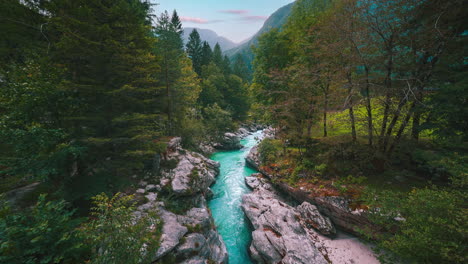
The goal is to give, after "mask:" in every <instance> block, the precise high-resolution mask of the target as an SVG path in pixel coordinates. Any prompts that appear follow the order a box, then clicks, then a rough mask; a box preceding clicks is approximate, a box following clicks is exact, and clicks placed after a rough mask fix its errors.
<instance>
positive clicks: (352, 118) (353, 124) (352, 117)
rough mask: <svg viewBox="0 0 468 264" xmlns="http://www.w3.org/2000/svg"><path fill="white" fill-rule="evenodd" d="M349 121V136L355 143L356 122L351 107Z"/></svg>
mask: <svg viewBox="0 0 468 264" xmlns="http://www.w3.org/2000/svg"><path fill="white" fill-rule="evenodd" d="M349 119H350V120H351V135H352V137H353V142H356V140H357V136H356V121H355V118H354V109H353V107H352V106H351V107H350V108H349Z"/></svg>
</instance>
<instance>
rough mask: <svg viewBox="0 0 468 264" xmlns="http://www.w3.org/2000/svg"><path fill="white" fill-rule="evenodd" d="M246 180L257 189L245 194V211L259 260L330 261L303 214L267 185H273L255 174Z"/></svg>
mask: <svg viewBox="0 0 468 264" xmlns="http://www.w3.org/2000/svg"><path fill="white" fill-rule="evenodd" d="M246 183H248V185H249V186H250V187H251V188H252V187H253V188H254V192H252V193H249V194H246V195H244V196H243V197H242V210H243V211H244V212H245V214H246V216H247V218H248V219H249V220H250V222H251V223H252V225H253V227H254V229H255V231H254V232H253V233H252V244H251V246H250V252H251V256H252V258H253V259H254V260H255V261H257V262H258V263H284V264H289V263H290V264H293V263H294V264H300V263H304V264H309V263H317V264H322V263H323V264H325V263H328V262H327V261H326V260H325V258H324V256H323V255H322V254H321V253H320V251H319V250H318V249H317V248H316V247H315V242H314V241H313V240H312V238H311V237H310V236H309V234H308V231H307V230H306V229H305V227H304V226H303V225H302V224H301V221H300V215H299V213H298V212H297V211H296V210H295V208H294V207H292V206H290V205H288V204H287V203H286V202H285V201H284V200H283V199H282V198H281V197H280V196H279V195H278V194H277V193H275V192H272V191H269V190H267V189H265V188H263V187H264V186H265V187H266V188H271V185H269V184H268V183H266V182H264V181H262V180H261V179H259V180H255V179H251V177H249V178H247V179H246Z"/></svg>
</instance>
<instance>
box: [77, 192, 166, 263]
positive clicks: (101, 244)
mask: <svg viewBox="0 0 468 264" xmlns="http://www.w3.org/2000/svg"><path fill="white" fill-rule="evenodd" d="M93 200H94V205H95V206H94V208H93V209H92V211H93V213H92V215H93V217H94V219H93V220H92V221H91V222H89V223H87V224H86V225H85V226H84V227H83V229H82V231H83V232H84V234H85V236H86V238H87V242H88V243H89V244H90V245H91V246H92V257H91V260H90V263H93V264H101V263H102V264H105V263H113V264H119V263H121V264H127V263H129V264H133V263H150V262H151V261H152V257H153V255H152V254H153V253H154V252H155V250H156V249H157V247H158V246H159V245H158V243H159V238H160V235H161V226H162V224H161V221H160V220H159V219H158V218H157V217H156V216H155V215H151V214H150V215H143V216H141V217H136V216H135V215H134V212H135V208H134V205H133V204H131V201H132V200H133V198H132V196H124V195H122V194H119V193H117V194H116V195H115V196H114V197H112V198H109V197H108V196H107V195H105V194H100V195H97V196H95V197H94V198H93Z"/></svg>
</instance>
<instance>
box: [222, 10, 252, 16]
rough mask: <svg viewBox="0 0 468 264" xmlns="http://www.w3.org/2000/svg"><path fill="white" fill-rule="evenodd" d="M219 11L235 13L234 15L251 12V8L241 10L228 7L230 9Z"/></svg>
mask: <svg viewBox="0 0 468 264" xmlns="http://www.w3.org/2000/svg"><path fill="white" fill-rule="evenodd" d="M218 12H219V13H225V14H233V15H243V14H247V13H249V10H242V9H241V10H239V9H228V10H219V11H218Z"/></svg>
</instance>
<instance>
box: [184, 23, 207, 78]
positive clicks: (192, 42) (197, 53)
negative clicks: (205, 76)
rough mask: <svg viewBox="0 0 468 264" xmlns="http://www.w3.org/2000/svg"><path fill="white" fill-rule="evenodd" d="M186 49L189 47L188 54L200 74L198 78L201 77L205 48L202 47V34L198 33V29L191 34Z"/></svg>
mask: <svg viewBox="0 0 468 264" xmlns="http://www.w3.org/2000/svg"><path fill="white" fill-rule="evenodd" d="M186 47H187V54H188V56H189V57H190V58H191V59H192V65H193V69H194V70H195V72H196V73H197V74H198V76H201V71H202V59H203V46H202V42H201V39H200V34H198V31H197V30H196V29H194V30H193V31H192V33H190V36H189V41H188V43H187V45H186ZM210 51H211V49H210Z"/></svg>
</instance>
